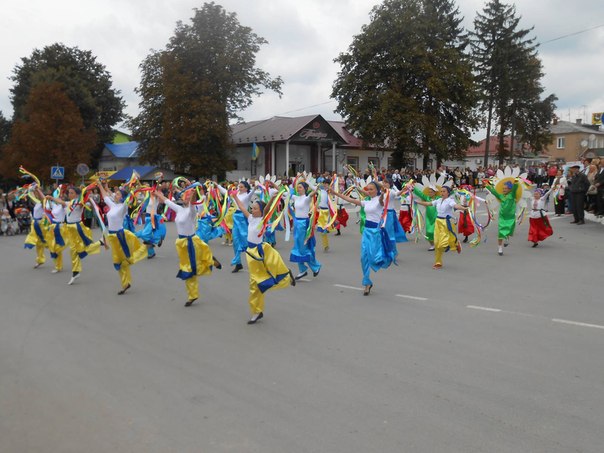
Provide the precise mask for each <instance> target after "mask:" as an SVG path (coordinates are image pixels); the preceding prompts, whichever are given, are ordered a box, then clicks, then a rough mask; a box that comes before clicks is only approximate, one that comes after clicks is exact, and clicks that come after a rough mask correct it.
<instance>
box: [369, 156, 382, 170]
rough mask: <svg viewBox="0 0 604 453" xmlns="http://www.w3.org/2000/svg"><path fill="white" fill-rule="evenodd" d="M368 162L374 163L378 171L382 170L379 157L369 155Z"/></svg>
mask: <svg viewBox="0 0 604 453" xmlns="http://www.w3.org/2000/svg"><path fill="white" fill-rule="evenodd" d="M367 163H368V164H371V165H373V168H375V169H376V170H377V171H380V158H379V157H368V158H367Z"/></svg>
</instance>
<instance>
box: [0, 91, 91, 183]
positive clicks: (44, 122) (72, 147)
mask: <svg viewBox="0 0 604 453" xmlns="http://www.w3.org/2000/svg"><path fill="white" fill-rule="evenodd" d="M97 140H98V138H97V133H96V131H95V129H94V128H93V127H88V128H87V127H85V125H84V121H83V120H82V116H81V115H80V111H79V109H78V106H77V105H76V104H75V103H74V102H73V101H72V100H71V99H70V98H69V96H68V95H67V93H66V90H65V87H64V86H63V85H62V84H61V83H58V82H52V83H39V84H37V85H36V86H35V87H33V88H32V89H31V90H30V92H29V96H28V98H27V100H26V102H25V104H24V106H23V110H22V112H21V115H20V118H19V119H16V120H15V121H14V122H13V124H12V128H11V131H10V138H9V141H8V143H7V144H6V145H4V147H3V150H2V157H3V158H2V162H0V173H2V174H3V175H5V176H9V177H17V176H18V168H19V165H23V166H24V167H26V168H27V169H28V170H29V171H31V172H33V173H34V174H36V175H37V176H38V177H39V178H40V179H41V180H43V181H49V180H50V167H51V166H53V165H56V164H57V163H59V164H60V165H61V166H63V167H65V179H66V180H70V179H71V180H73V179H74V178H76V173H75V169H76V166H77V165H78V164H79V163H85V164H89V163H90V159H91V157H90V156H91V152H92V150H93V149H94V148H95V146H96V145H97Z"/></svg>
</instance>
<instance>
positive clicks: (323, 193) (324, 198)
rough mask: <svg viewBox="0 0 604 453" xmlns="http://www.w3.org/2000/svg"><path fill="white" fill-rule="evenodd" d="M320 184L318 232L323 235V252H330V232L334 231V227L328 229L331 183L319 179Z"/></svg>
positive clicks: (318, 191) (327, 180) (318, 192)
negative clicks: (328, 191)
mask: <svg viewBox="0 0 604 453" xmlns="http://www.w3.org/2000/svg"><path fill="white" fill-rule="evenodd" d="M317 182H318V183H319V186H318V189H317V194H318V198H319V218H318V220H317V232H318V233H320V234H321V243H322V245H323V251H324V252H328V251H329V236H328V234H329V232H330V231H331V230H332V229H333V227H331V226H330V227H328V226H327V225H328V224H329V221H330V215H329V194H328V193H327V189H328V188H329V184H330V183H331V181H330V180H329V179H323V178H319V179H318V180H317Z"/></svg>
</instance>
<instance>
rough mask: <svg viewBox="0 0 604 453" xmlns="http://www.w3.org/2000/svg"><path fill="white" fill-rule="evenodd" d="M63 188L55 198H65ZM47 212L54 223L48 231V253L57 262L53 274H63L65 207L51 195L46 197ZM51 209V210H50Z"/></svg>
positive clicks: (56, 192) (56, 193) (57, 191)
mask: <svg viewBox="0 0 604 453" xmlns="http://www.w3.org/2000/svg"><path fill="white" fill-rule="evenodd" d="M61 187H62V186H59V188H58V189H57V190H56V191H55V193H54V195H55V197H61V196H64V195H63V194H62V193H61V192H62V191H61ZM45 201H46V204H47V206H46V207H45V209H44V210H45V212H46V215H47V216H48V217H50V221H51V222H52V224H51V226H50V228H49V230H48V237H49V242H48V251H49V252H50V257H51V258H52V259H53V260H54V262H55V268H54V269H53V270H52V273H53V274H56V273H57V272H61V271H62V270H63V249H64V248H65V246H66V243H65V239H64V237H63V235H64V231H65V207H64V206H63V204H61V203H56V202H54V201H53V197H52V196H50V195H47V196H46V200H45ZM49 209H50V210H49Z"/></svg>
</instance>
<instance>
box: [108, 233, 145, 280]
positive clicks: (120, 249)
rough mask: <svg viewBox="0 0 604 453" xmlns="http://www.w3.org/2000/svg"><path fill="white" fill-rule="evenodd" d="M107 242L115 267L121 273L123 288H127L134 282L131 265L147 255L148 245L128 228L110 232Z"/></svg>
mask: <svg viewBox="0 0 604 453" xmlns="http://www.w3.org/2000/svg"><path fill="white" fill-rule="evenodd" d="M107 243H108V244H109V247H111V257H112V259H113V267H115V269H116V270H117V271H118V272H119V274H120V280H121V282H122V288H127V287H128V286H129V285H130V284H131V283H132V275H131V274H130V266H131V265H133V264H134V263H137V262H139V261H140V260H142V259H143V258H145V257H146V256H147V247H146V246H145V245H144V244H143V243H142V242H141V241H139V240H138V238H137V237H136V235H135V234H134V233H132V232H131V231H128V230H119V231H116V232H111V233H109V234H108V235H107Z"/></svg>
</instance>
